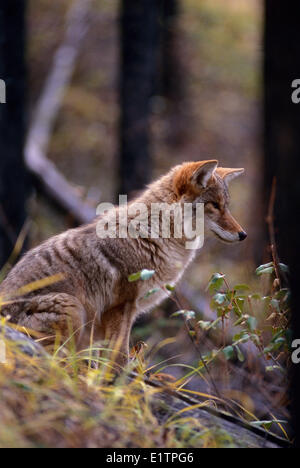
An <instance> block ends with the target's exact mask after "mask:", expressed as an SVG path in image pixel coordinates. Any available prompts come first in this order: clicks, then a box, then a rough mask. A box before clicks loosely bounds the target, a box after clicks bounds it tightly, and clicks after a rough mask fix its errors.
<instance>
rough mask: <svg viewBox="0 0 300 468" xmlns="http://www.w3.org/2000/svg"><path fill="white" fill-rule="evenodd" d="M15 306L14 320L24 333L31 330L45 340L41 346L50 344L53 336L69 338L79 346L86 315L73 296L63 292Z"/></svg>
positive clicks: (36, 297)
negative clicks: (24, 329) (22, 327)
mask: <svg viewBox="0 0 300 468" xmlns="http://www.w3.org/2000/svg"><path fill="white" fill-rule="evenodd" d="M19 306H20V312H19V314H18V316H17V317H16V320H14V321H15V322H16V323H17V324H18V325H21V326H24V327H25V328H28V330H35V331H37V332H39V333H42V334H43V335H45V336H47V337H49V338H47V340H45V342H44V344H47V345H49V344H54V342H55V340H56V337H57V336H60V337H61V340H62V342H65V341H66V340H68V338H70V336H71V335H72V339H73V337H74V341H75V343H76V345H78V344H80V341H81V338H82V335H83V331H84V325H85V320H86V313H85V309H84V307H83V305H82V304H81V302H80V301H79V300H78V299H77V298H76V297H75V296H71V295H69V294H63V293H51V294H45V295H40V296H35V297H32V298H28V300H25V302H24V303H23V305H22V303H20V305H19ZM42 343H43V341H42Z"/></svg>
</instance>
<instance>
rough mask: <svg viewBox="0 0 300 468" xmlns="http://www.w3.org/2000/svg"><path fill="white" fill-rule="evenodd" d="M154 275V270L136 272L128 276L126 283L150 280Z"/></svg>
mask: <svg viewBox="0 0 300 468" xmlns="http://www.w3.org/2000/svg"><path fill="white" fill-rule="evenodd" d="M154 273H155V270H146V269H144V270H142V271H137V272H136V273H132V274H131V275H129V276H128V281H129V282H130V283H133V282H134V281H138V280H140V279H141V280H143V281H145V280H148V279H150V278H152V276H153V275H154Z"/></svg>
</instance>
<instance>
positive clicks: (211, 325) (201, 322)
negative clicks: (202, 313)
mask: <svg viewBox="0 0 300 468" xmlns="http://www.w3.org/2000/svg"><path fill="white" fill-rule="evenodd" d="M220 321H221V317H219V318H217V319H216V320H214V321H213V322H205V321H204V320H199V322H198V325H199V326H200V327H201V328H202V330H205V331H208V330H210V329H211V328H215V326H216V325H217V324H218V323H219V322H220Z"/></svg>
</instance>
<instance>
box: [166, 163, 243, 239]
mask: <svg viewBox="0 0 300 468" xmlns="http://www.w3.org/2000/svg"><path fill="white" fill-rule="evenodd" d="M243 172H244V169H229V168H223V167H218V161H216V160H211V161H199V162H190V163H184V164H182V165H181V166H179V167H177V168H175V174H174V178H173V183H174V190H175V192H176V194H177V195H178V196H179V197H180V198H181V200H183V201H186V202H193V203H204V214H205V223H206V226H207V227H208V228H209V229H210V230H211V231H212V232H213V233H214V234H215V235H216V236H217V237H218V238H219V239H221V240H223V241H225V242H236V241H242V240H244V239H246V237H247V234H246V232H245V231H244V229H243V228H242V227H241V226H240V225H239V224H238V222H237V221H236V220H235V219H234V218H233V216H232V215H231V213H230V211H229V192H228V182H229V181H230V180H232V179H234V178H235V177H237V176H238V175H240V174H242V173H243Z"/></svg>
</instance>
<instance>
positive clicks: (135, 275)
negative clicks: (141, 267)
mask: <svg viewBox="0 0 300 468" xmlns="http://www.w3.org/2000/svg"><path fill="white" fill-rule="evenodd" d="M139 279H141V272H140V271H138V272H137V273H132V274H131V275H129V276H128V281H129V283H133V282H134V281H138V280H139Z"/></svg>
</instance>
